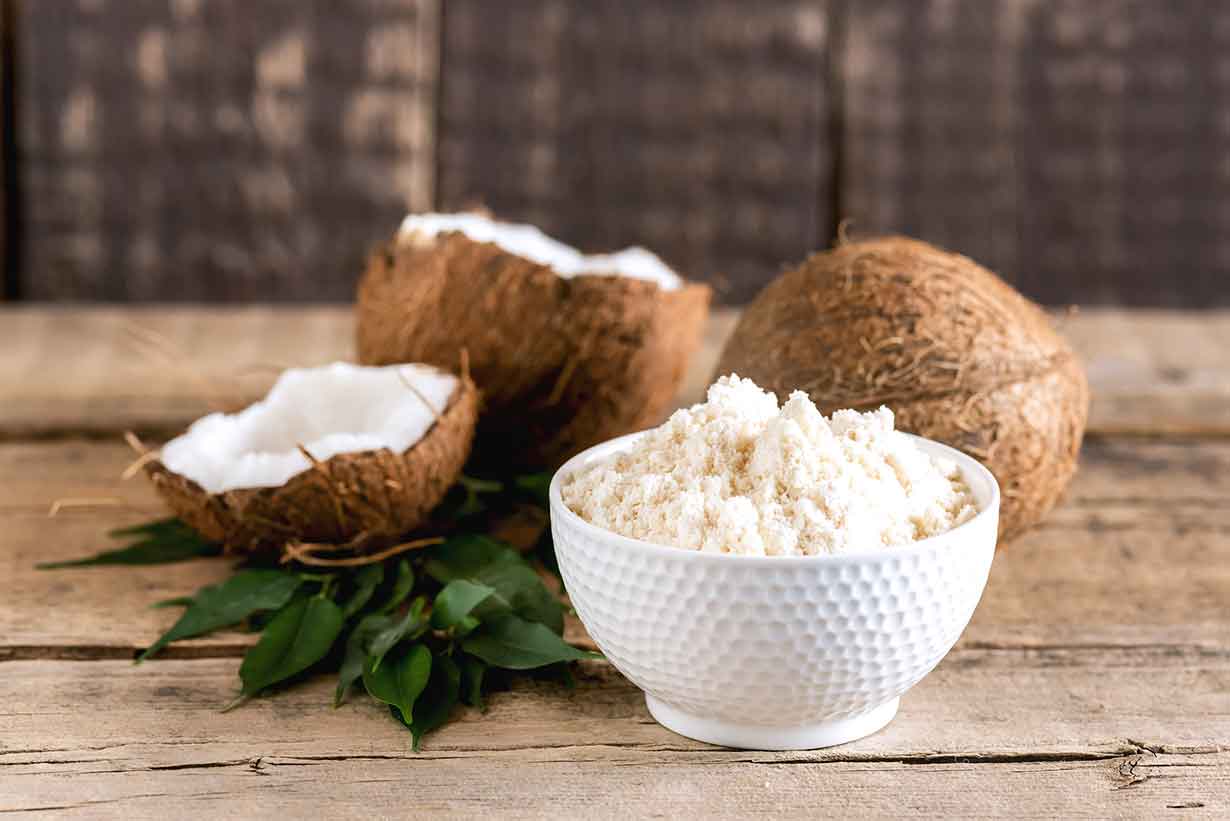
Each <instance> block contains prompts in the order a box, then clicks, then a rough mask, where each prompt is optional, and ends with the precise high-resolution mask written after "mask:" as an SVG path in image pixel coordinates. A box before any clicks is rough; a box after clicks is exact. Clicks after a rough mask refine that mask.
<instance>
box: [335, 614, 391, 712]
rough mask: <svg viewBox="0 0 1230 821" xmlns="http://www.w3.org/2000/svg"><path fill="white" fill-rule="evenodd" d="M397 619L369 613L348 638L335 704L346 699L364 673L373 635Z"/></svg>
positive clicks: (339, 671)
mask: <svg viewBox="0 0 1230 821" xmlns="http://www.w3.org/2000/svg"><path fill="white" fill-rule="evenodd" d="M395 623H396V620H395V619H394V618H393V617H392V616H385V615H383V614H380V613H368V614H367V615H366V616H364V617H363V618H362V619H361V620H360V621H359V624H358V626H356V627H355V629H354V630H352V631H350V636H349V637H348V638H347V639H346V655H345V656H344V657H343V659H342V666H341V667H340V668H339V669H338V672H337V690H336V691H335V692H334V694H333V706H334V707H338V706H340V705H341V703H342V702H343V701H345V699H346V692H347V691H348V690H349V689H350V686H351V685H352V684H354V683H355V682H356V681H358V680H359V677H360V676H362V675H363V665H364V664H366V662H367V648H368V646H369V645H370V644H371V640H372V637H373V636H375V635H376V634H377V633H379V632H381V631H382V630H386V629H388V628H389V627H392V626H393V625H394V624H395Z"/></svg>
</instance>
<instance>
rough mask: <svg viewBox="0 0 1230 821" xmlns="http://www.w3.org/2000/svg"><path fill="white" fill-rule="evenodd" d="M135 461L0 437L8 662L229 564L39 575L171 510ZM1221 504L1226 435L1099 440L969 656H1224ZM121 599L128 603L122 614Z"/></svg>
mask: <svg viewBox="0 0 1230 821" xmlns="http://www.w3.org/2000/svg"><path fill="white" fill-rule="evenodd" d="M131 458H132V456H131V452H130V451H129V450H128V449H127V448H126V447H124V446H123V445H122V444H119V443H103V442H89V441H63V442H60V441H57V442H26V443H9V444H0V487H4V488H6V492H5V499H4V500H3V501H0V532H2V533H3V534H4V535H3V537H0V544H2V545H3V548H4V549H3V550H0V578H3V579H5V580H6V582H5V586H6V587H7V588H8V590H9V592H8V593H7V601H6V604H5V606H4V607H3V608H0V656H3V655H4V654H6V653H7V654H8V655H9V656H10V657H14V656H24V655H29V654H33V653H38V654H42V655H52V656H55V655H63V656H68V657H78V656H81V655H87V656H88V655H91V654H94V655H99V656H103V657H109V658H115V657H123V658H126V657H130V656H131V655H132V652H133V650H135V649H137V648H141V647H144V646H146V645H147V644H149V643H150V642H151V641H153V639H154V638H155V637H156V636H157V635H158V634H159V633H161V632H162V631H163V630H165V629H166V628H167V627H169V626H170V624H171V623H172V622H173V621H174V620H175V618H176V612H175V611H174V610H151V609H148V608H146V607H145V606H144V605H146V604H150V603H153V602H154V601H157V600H159V599H163V598H170V597H174V596H180V595H184V594H186V593H191V592H192V591H194V590H195V589H196V588H198V587H200V586H202V585H204V584H208V583H211V582H213V581H215V580H217V579H218V578H221V577H222V576H224V575H225V574H226V572H227V564H226V562H225V561H223V560H202V561H198V562H193V563H191V564H183V565H172V566H168V567H164V568H158V567H147V568H141V569H136V570H133V569H130V568H107V567H96V568H81V569H74V570H62V571H39V570H35V569H34V567H33V566H34V564H35V563H37V562H40V561H51V560H58V559H69V558H75V557H79V556H84V555H90V554H92V553H94V552H96V551H97V550H98V549H99V548H100V547H102V546H103V544H104V542H105V539H104V533H105V531H106V530H107V529H109V528H111V527H116V526H119V525H122V524H128V523H132V522H135V521H140V520H142V519H143V518H144V519H148V518H150V517H151V515H155V514H158V513H159V512H160V511H161V508H160V506H159V505H158V503H157V501H156V500H155V497H154V496H153V494H152V492H151V491H150V489H149V487H148V486H147V485H146V483H145V482H144V480H143V479H141V478H138V479H134V480H133V481H131V482H128V483H121V482H120V481H119V478H118V477H119V474H120V472H121V471H122V470H123V468H124V466H125V465H127V464H128V463H129V461H130V460H131ZM59 498H84V499H91V498H101V499H107V498H114V499H116V500H119V501H122V502H124V504H125V505H126V506H127V507H101V508H97V509H76V510H66V511H64V512H63V513H61V514H60V515H59V516H57V517H56V518H54V519H48V518H47V516H46V511H47V508H48V506H49V505H50V503H51V502H52V501H53V500H55V499H59ZM1227 498H1230V442H1226V441H1199V442H1188V443H1166V442H1149V441H1138V440H1112V441H1094V442H1091V443H1090V444H1089V445H1088V446H1087V447H1086V450H1085V452H1084V454H1083V459H1082V467H1081V471H1080V473H1079V474H1078V475H1077V478H1076V481H1075V482H1074V483H1073V485H1072V487H1071V489H1070V491H1069V493H1068V498H1067V500H1066V501H1065V502H1064V504H1063V505H1061V506H1060V507H1059V508H1058V509H1057V510H1056V511H1055V512H1054V513H1053V514H1052V515H1051V516H1050V517H1049V518H1048V519H1047V521H1046V522H1045V523H1044V525H1043V526H1042V527H1041V528H1040V529H1038V530H1036V531H1034V532H1033V533H1030V534H1028V535H1026V536H1025V537H1023V538H1022V539H1020V540H1019V541H1017V542H1015V543H1014V544H1013V545H1012V546H1011V547H1010V548H1008V549H1006V550H1004V551H1001V552H1000V554H999V556H997V557H996V560H995V566H994V568H993V569H992V573H991V582H990V584H989V585H988V587H987V591H986V593H985V594H984V595H983V600H982V603H981V604H980V605H979V608H978V611H977V613H976V614H975V616H974V620H973V622H972V623H971V625H970V627H969V629H968V630H967V631H966V634H965V636H964V638H963V640H962V641H963V642H964V644H965V645H967V646H969V647H974V648H977V647H986V648H1013V649H1022V648H1023V649H1046V648H1051V647H1076V648H1080V647H1102V646H1110V647H1150V646H1161V645H1166V646H1172V647H1177V648H1181V649H1182V652H1204V651H1210V652H1230V633H1228V632H1227V628H1226V608H1225V602H1226V601H1227V600H1230V540H1227V538H1226V534H1227V533H1230V510H1228V509H1227V508H1226V505H1225V500H1226V499H1227ZM1163 567H1164V568H1168V569H1167V571H1166V572H1160V571H1159V568H1163ZM1108 580H1113V584H1114V589H1113V595H1112V594H1111V591H1108V590H1107V584H1108V583H1109V582H1108ZM117 600H118V601H122V602H126V603H129V604H126V605H125V606H123V607H116V606H115V604H114V602H115V601H117ZM100 624H105V625H106V630H105V631H104V630H100V629H99V625H100ZM250 643H251V637H250V636H248V635H245V634H230V635H219V636H215V637H211V638H210V639H208V640H204V644H203V647H207V648H209V649H208V650H206V649H200V650H197V649H195V648H193V649H191V650H186V651H185V652H194V653H205V652H208V653H210V654H231V655H234V654H238V653H240V652H242V649H243V648H245V647H247V646H248V644H250ZM32 648H35V649H32ZM37 648H42V649H37Z"/></svg>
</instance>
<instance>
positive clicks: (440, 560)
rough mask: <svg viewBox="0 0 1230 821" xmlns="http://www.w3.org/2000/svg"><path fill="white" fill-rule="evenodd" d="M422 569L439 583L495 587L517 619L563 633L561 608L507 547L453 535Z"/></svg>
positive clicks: (483, 537)
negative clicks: (452, 582)
mask: <svg viewBox="0 0 1230 821" xmlns="http://www.w3.org/2000/svg"><path fill="white" fill-rule="evenodd" d="M424 567H425V569H426V570H427V573H428V574H429V575H431V577H432V578H434V579H435V580H436V581H438V582H440V583H441V584H448V583H449V582H451V581H453V580H454V579H466V580H467V581H472V582H476V583H478V584H485V585H487V586H488V587H492V588H495V591H496V592H497V593H499V594H500V596H502V597H503V598H504V600H505V601H507V602H508V603H509V605H510V606H511V607H512V609H513V611H514V612H516V613H517V614H518V615H519V616H521V617H523V618H526V619H529V620H530V621H536V622H541V623H542V624H545V625H546V626H547V627H549V628H551V629H552V630H554V631H555V632H556V633H562V632H563V631H564V607H563V605H562V604H561V603H560V601H559V599H558V598H557V597H556V596H555V594H554V593H552V592H551V591H550V590H549V589H548V588H547V586H546V585H545V584H543V582H542V579H541V578H539V577H538V574H537V573H535V572H534V568H532V567H530V565H529V563H528V562H526V561H525V559H523V558H521V555H520V554H519V553H517V552H516V551H515V550H513V549H512V548H510V547H508V546H507V545H504V544H501V543H500V542H497V541H495V540H493V539H489V538H487V537H485V536H478V535H474V534H465V535H461V536H455V537H453V538H451V539H449V540H448V541H447V542H445V543H444V544H442V545H438V546H436V547H434V548H432V550H431V553H430V554H429V558H428V560H427V562H426V564H425V565H424ZM479 615H480V618H482V617H483V616H482V614H479Z"/></svg>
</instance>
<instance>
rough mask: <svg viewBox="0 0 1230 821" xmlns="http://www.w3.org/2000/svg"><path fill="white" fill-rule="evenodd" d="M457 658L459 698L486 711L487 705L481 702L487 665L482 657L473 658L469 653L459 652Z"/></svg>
mask: <svg viewBox="0 0 1230 821" xmlns="http://www.w3.org/2000/svg"><path fill="white" fill-rule="evenodd" d="M459 658H460V664H459V666H460V667H461V699H462V701H464V702H465V703H466V704H469V705H470V706H471V707H477V708H478V709H480V710H482V711H483V712H486V711H487V705H486V704H485V703H484V702H483V674H484V673H486V672H487V665H486V663H485V662H483V660H482V659H479V658H475V657H474V656H471V655H470V654H469V653H460V654H459Z"/></svg>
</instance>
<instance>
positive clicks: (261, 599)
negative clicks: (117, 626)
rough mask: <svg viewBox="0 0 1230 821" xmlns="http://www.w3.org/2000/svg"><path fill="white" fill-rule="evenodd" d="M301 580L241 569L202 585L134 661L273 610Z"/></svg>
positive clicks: (284, 575) (277, 571)
mask: <svg viewBox="0 0 1230 821" xmlns="http://www.w3.org/2000/svg"><path fill="white" fill-rule="evenodd" d="M302 583H303V581H302V579H300V578H299V577H298V576H296V575H294V574H292V573H283V572H282V571H280V570H241V571H240V572H238V573H236V574H235V575H234V576H231V577H230V578H229V579H227V580H226V581H224V582H222V583H221V584H219V585H216V586H210V587H204V588H202V589H201V590H199V591H198V592H197V594H196V597H195V598H193V599H192V600H191V604H189V605H188V609H187V610H185V611H184V613H183V615H181V616H180V617H179V621H177V622H175V624H173V625H172V626H171V629H170V630H168V631H167V632H165V633H163V634H162V636H160V637H159V639H158V640H157V641H156V642H154V643H153V644H151V645H150V646H149V648H148V649H146V651H145V652H144V653H142V654H141V655H140V657H139V658H138V659H137V661H138V662H140V661H144V660H145V659H147V658H149V657H150V656H152V655H154V654H155V653H157V652H158V651H159V650H161V649H162V648H164V647H166V646H167V645H168V644H170V643H171V642H173V641H179V640H180V639H186V638H189V637H191V636H199V635H201V634H202V633H208V632H210V631H213V630H217V629H218V628H221V627H229V626H230V625H232V624H236V623H237V622H240V621H243V620H244V619H246V618H247V617H248V616H250V615H252V614H253V613H256V612H258V611H261V610H277V609H279V608H280V607H282V606H283V605H285V604H286V603H287V602H288V601H290V597H291V596H292V595H294V593H295V591H296V590H297V589H298V588H299V585H301V584H302ZM169 601H171V602H175V601H177V600H175V599H171V600H169Z"/></svg>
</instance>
